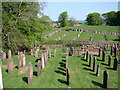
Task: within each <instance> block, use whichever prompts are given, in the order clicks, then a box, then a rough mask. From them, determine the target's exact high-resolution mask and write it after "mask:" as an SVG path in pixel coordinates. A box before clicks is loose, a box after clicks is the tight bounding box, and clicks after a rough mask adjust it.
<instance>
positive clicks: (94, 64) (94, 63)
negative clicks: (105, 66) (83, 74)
mask: <svg viewBox="0 0 120 90" xmlns="http://www.w3.org/2000/svg"><path fill="white" fill-rule="evenodd" d="M95 68H96V57H94V61H93V72H95Z"/></svg>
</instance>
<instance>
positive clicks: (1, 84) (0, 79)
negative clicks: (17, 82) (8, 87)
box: [0, 65, 3, 90]
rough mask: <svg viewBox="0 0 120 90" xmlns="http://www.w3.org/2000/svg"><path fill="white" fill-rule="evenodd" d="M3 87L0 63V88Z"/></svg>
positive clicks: (0, 89)
mask: <svg viewBox="0 0 120 90" xmlns="http://www.w3.org/2000/svg"><path fill="white" fill-rule="evenodd" d="M2 89H3V80H2V70H1V65H0V90H2Z"/></svg>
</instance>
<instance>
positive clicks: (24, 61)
mask: <svg viewBox="0 0 120 90" xmlns="http://www.w3.org/2000/svg"><path fill="white" fill-rule="evenodd" d="M22 59H23V66H25V63H26V58H25V54H23V56H22Z"/></svg>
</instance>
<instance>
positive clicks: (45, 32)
mask: <svg viewBox="0 0 120 90" xmlns="http://www.w3.org/2000/svg"><path fill="white" fill-rule="evenodd" d="M56 30H58V28H52V30H47V31H44V32H43V33H42V35H43V36H45V35H48V34H50V33H52V32H54V31H56Z"/></svg>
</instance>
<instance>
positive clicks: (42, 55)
mask: <svg viewBox="0 0 120 90" xmlns="http://www.w3.org/2000/svg"><path fill="white" fill-rule="evenodd" d="M44 67H45V66H44V54H43V53H42V69H43V68H44Z"/></svg>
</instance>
